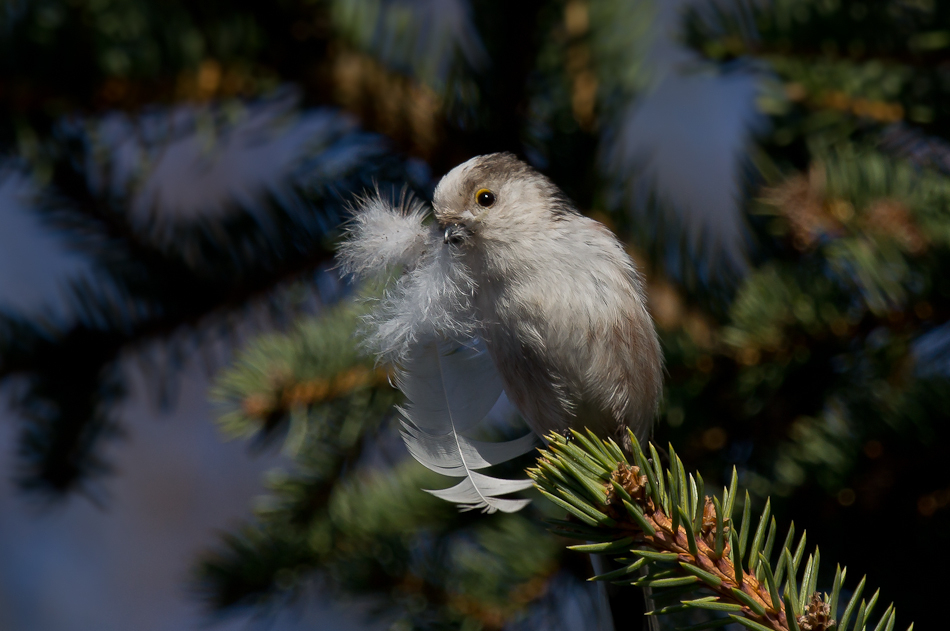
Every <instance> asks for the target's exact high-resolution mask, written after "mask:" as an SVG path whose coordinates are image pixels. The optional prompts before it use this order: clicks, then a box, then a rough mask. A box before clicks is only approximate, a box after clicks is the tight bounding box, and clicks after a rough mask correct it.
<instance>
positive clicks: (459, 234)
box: [442, 223, 468, 243]
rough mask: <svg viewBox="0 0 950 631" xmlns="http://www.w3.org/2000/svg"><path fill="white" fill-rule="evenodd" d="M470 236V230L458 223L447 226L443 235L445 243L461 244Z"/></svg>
mask: <svg viewBox="0 0 950 631" xmlns="http://www.w3.org/2000/svg"><path fill="white" fill-rule="evenodd" d="M467 235H468V229H467V228H466V227H465V226H463V225H461V224H457V223H450V224H448V225H446V226H445V233H444V234H443V239H442V242H443V243H461V242H462V241H463V240H464V239H465V237H466V236H467Z"/></svg>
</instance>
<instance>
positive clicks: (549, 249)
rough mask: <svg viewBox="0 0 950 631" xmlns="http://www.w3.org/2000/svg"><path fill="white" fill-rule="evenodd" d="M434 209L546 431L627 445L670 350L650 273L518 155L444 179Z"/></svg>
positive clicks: (491, 345)
mask: <svg viewBox="0 0 950 631" xmlns="http://www.w3.org/2000/svg"><path fill="white" fill-rule="evenodd" d="M433 211H434V215H435V219H436V221H437V222H438V224H439V226H440V227H441V228H442V229H443V231H444V233H443V234H444V236H443V240H444V243H445V244H446V247H450V248H453V249H455V250H456V251H457V253H458V256H459V259H460V261H461V262H462V263H463V264H464V265H465V266H466V267H467V268H468V269H469V270H470V273H471V276H472V279H473V281H474V300H473V306H474V311H475V320H476V321H477V322H479V335H480V336H481V337H482V338H483V339H484V341H485V345H486V347H487V348H488V351H489V353H490V354H491V357H492V359H493V361H494V364H495V366H496V368H497V369H498V372H499V373H500V375H501V380H502V384H503V387H504V390H505V392H506V393H507V395H508V398H509V399H510V400H511V402H512V403H513V404H514V405H515V407H516V408H517V409H518V410H519V411H520V412H521V414H522V415H523V417H524V418H525V420H526V421H527V423H528V425H529V426H530V427H531V428H532V429H533V430H534V431H535V432H536V433H538V434H539V435H542V436H544V435H545V434H547V433H548V432H552V431H553V432H561V433H564V432H566V431H567V430H570V429H575V430H582V429H583V428H585V427H586V428H588V429H590V430H591V431H593V432H594V433H595V434H597V435H598V436H600V437H602V438H608V437H611V438H614V439H616V440H617V441H618V442H619V443H621V444H622V445H624V446H625V448H626V449H628V450H629V448H630V446H631V445H630V437H629V435H628V433H627V428H630V429H631V430H632V431H633V433H634V434H635V435H636V436H637V438H638V439H639V440H644V439H645V438H647V437H648V436H649V434H650V432H651V430H652V426H653V421H654V418H655V417H656V414H657V408H658V405H659V401H660V397H661V393H662V377H663V358H662V351H661V348H660V343H659V340H658V337H657V334H656V328H655V326H654V324H653V320H652V318H651V316H650V313H649V310H648V307H647V298H646V293H645V290H644V283H643V278H642V276H641V274H640V272H639V271H638V269H637V267H636V265H635V263H634V261H633V260H632V258H631V257H630V255H629V254H628V253H627V252H626V250H625V248H624V246H623V244H622V243H621V242H620V240H619V239H617V237H616V236H615V235H614V234H613V233H612V232H611V231H610V230H609V229H608V228H607V227H605V226H604V225H603V224H601V223H599V222H598V221H595V220H594V219H592V218H590V217H586V216H584V215H582V214H581V213H580V212H578V210H577V208H576V207H575V206H574V205H573V204H572V203H571V202H570V200H569V199H568V198H567V196H566V195H565V194H564V193H563V192H562V191H561V189H560V188H558V187H557V186H556V185H555V184H554V183H553V182H552V181H551V180H550V179H548V178H547V177H546V176H544V175H543V174H541V173H539V172H538V171H536V170H535V169H533V168H532V167H531V166H529V165H528V164H526V163H525V162H523V161H521V160H519V159H518V158H517V157H516V156H514V155H513V154H511V153H493V154H489V155H483V156H478V157H475V158H472V159H471V160H468V161H467V162H465V163H463V164H461V165H459V166H457V167H455V168H454V169H452V170H451V171H450V172H449V173H448V174H446V175H445V176H444V177H443V178H442V180H441V181H440V182H439V183H438V185H437V186H436V189H435V193H434V198H433Z"/></svg>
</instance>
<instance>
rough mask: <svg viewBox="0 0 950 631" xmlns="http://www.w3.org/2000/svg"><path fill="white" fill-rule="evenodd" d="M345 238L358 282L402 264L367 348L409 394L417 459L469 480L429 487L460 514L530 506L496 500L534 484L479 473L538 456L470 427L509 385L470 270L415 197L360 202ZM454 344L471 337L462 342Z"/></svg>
mask: <svg viewBox="0 0 950 631" xmlns="http://www.w3.org/2000/svg"><path fill="white" fill-rule="evenodd" d="M358 204H359V208H358V210H357V213H356V214H355V215H354V217H353V220H352V221H351V222H350V224H349V226H348V235H347V237H348V238H347V240H346V241H345V242H344V243H343V244H342V245H341V247H340V251H339V253H338V255H337V258H338V260H339V261H340V266H341V268H342V269H343V271H344V272H346V273H349V274H352V275H354V276H359V277H371V276H374V275H382V274H385V273H387V272H390V271H392V269H393V268H398V267H402V268H403V270H404V271H403V274H402V276H400V277H399V279H398V280H397V281H396V282H395V283H394V284H393V286H391V287H390V288H389V290H388V291H387V292H386V294H385V295H384V296H383V298H382V299H380V300H379V302H378V303H377V304H376V307H375V309H374V310H373V312H372V313H371V314H370V315H369V317H368V318H367V319H366V323H365V324H366V326H365V330H364V331H363V335H364V338H365V342H366V345H367V346H368V347H369V348H370V349H372V351H373V352H375V353H376V355H377V357H379V359H380V360H381V361H385V362H388V363H392V364H393V365H394V366H396V367H397V370H396V378H395V381H396V385H397V387H398V388H399V389H400V390H401V391H402V392H403V394H404V395H405V396H406V400H407V404H406V405H405V407H404V408H402V409H401V410H400V411H401V413H402V415H403V417H404V421H403V427H402V432H401V433H402V438H403V441H404V442H405V444H406V447H407V448H408V450H409V453H410V454H411V455H412V457H413V458H415V459H416V460H418V461H419V462H420V463H422V464H423V465H424V466H426V467H428V468H429V469H431V470H432V471H435V472H436V473H439V474H442V475H445V476H449V477H456V478H463V479H462V481H461V482H459V483H458V484H456V485H455V486H453V487H451V488H448V489H441V490H430V491H429V493H432V494H433V495H435V496H436V497H440V498H442V499H444V500H447V501H449V502H455V503H457V504H459V507H460V508H461V509H462V510H473V509H481V510H483V511H485V512H495V511H499V510H500V511H503V512H514V511H517V510H520V509H522V508H523V507H524V506H525V505H526V504H528V502H529V500H518V499H506V498H501V497H498V496H499V495H506V494H508V493H513V492H516V491H521V490H524V489H527V488H529V487H531V485H532V483H531V481H530V480H527V479H524V480H502V479H499V478H493V477H491V476H488V475H485V474H483V473H478V471H479V470H481V469H485V468H487V467H490V466H492V465H496V464H500V463H502V462H506V461H508V460H511V459H512V458H516V457H518V456H520V455H522V454H525V453H527V452H529V451H531V449H532V448H534V447H535V446H536V445H538V444H539V440H538V438H537V437H536V436H535V435H534V434H530V433H529V434H527V435H525V436H523V437H521V438H519V439H517V440H512V441H508V442H501V443H490V442H483V441H478V440H474V439H472V438H470V437H468V436H466V435H465V434H464V433H465V432H468V431H469V430H471V429H472V428H473V427H474V426H475V425H476V424H477V423H478V422H479V421H481V420H482V419H483V418H484V417H485V415H486V414H488V412H489V411H490V410H491V408H492V407H493V406H494V404H495V402H496V401H497V400H498V397H499V396H500V395H501V392H502V384H501V378H500V376H499V374H498V371H497V369H496V368H495V365H494V363H493V361H492V359H491V356H490V355H489V354H488V352H487V350H486V349H485V346H484V344H483V343H481V342H480V341H479V340H478V338H477V337H476V333H477V331H478V321H477V319H476V317H475V310H474V306H473V303H472V297H473V295H474V292H475V283H474V281H473V280H472V277H471V273H470V272H469V270H468V268H467V267H466V266H465V265H464V264H463V263H462V262H461V261H460V260H459V259H458V257H457V255H455V254H454V253H453V252H452V250H451V249H450V248H448V247H446V246H445V243H444V239H443V235H442V234H441V233H440V232H439V231H438V230H436V229H434V228H430V227H427V226H426V225H425V223H424V222H425V219H426V213H425V211H424V208H423V207H422V206H421V205H420V204H419V203H417V202H414V201H412V200H411V199H408V200H407V199H404V200H402V201H401V203H400V204H399V206H394V205H393V204H391V203H389V202H388V201H386V200H384V199H383V198H381V197H380V196H379V195H378V193H377V195H376V196H372V197H365V198H361V199H359V200H358ZM452 340H467V342H465V343H459V342H455V341H452Z"/></svg>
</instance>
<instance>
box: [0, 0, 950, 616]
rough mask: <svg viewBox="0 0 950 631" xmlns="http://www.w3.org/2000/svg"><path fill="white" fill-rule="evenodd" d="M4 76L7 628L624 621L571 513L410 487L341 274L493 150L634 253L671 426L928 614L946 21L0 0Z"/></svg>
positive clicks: (936, 562) (943, 557) (948, 332)
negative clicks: (614, 616)
mask: <svg viewBox="0 0 950 631" xmlns="http://www.w3.org/2000/svg"><path fill="white" fill-rule="evenodd" d="M0 68H2V70H0V147H2V154H0V156H2V157H0V391H2V396H3V408H2V411H0V416H2V423H0V465H2V476H0V629H4V630H7V629H10V630H13V631H21V630H23V631H25V630H30V631H33V630H39V631H46V630H49V631H59V630H63V631H66V630H70V631H71V630H85V629H90V630H113V629H115V630H120V629H121V630H125V629H136V630H140V629H141V630H145V631H153V630H154V631H159V630H172V629H176V630H177V629H198V628H212V629H256V628H268V629H277V630H290V629H309V628H321V629H324V628H326V629H357V628H359V629H362V628H371V629H396V630H400V631H401V630H408V629H443V628H453V629H456V628H463V629H466V630H472V631H474V630H476V629H490V630H491V629H525V630H527V629H535V628H546V629H550V628H564V629H578V628H586V629H594V628H603V626H604V625H605V624H606V618H605V613H604V610H603V605H602V602H601V600H600V598H599V596H598V593H597V591H596V590H595V589H593V588H592V587H590V585H589V584H587V583H585V579H586V577H587V576H589V575H590V572H591V570H590V566H589V561H588V559H587V557H586V556H584V555H580V554H577V553H573V552H569V551H566V550H565V549H564V546H565V544H566V542H565V541H563V540H560V539H557V538H556V537H554V536H553V535H550V534H549V533H547V531H546V528H545V525H544V521H543V520H544V519H545V518H549V517H561V516H562V515H560V514H559V512H558V510H557V509H556V508H555V507H553V506H552V505H550V504H548V503H547V502H546V501H545V500H543V499H542V498H540V496H534V498H535V499H536V501H534V502H533V503H532V504H531V506H530V507H529V508H528V509H526V510H525V511H522V512H521V513H517V514H514V515H491V516H484V515H471V514H458V513H457V512H456V510H455V508H454V507H453V506H451V505H449V504H447V503H444V502H441V501H440V500H437V499H435V498H433V497H432V496H430V495H427V494H425V493H423V492H422V491H420V490H419V489H420V488H440V487H443V486H446V481H445V480H444V479H439V478H438V477H437V476H434V475H433V474H430V473H429V472H428V471H426V470H425V469H422V468H421V467H420V466H418V465H416V463H415V462H414V461H411V459H409V460H407V454H406V453H405V451H404V448H403V447H402V445H401V443H400V442H399V438H398V431H397V428H396V421H395V418H394V413H393V406H394V405H396V404H398V403H399V400H400V399H399V395H398V393H397V392H396V391H394V390H393V389H392V388H391V387H390V386H389V384H388V380H387V374H386V369H385V367H377V366H375V365H374V364H373V361H372V359H371V358H366V357H364V356H362V355H361V354H360V353H359V352H358V351H357V349H356V348H355V342H354V331H355V329H356V327H357V323H358V319H359V316H360V313H361V310H362V309H363V307H361V306H360V305H359V304H358V303H355V302H354V301H353V299H352V296H353V293H354V291H353V290H354V288H353V287H351V286H349V285H348V284H347V283H345V282H343V281H341V280H340V279H339V278H338V276H337V274H336V273H335V271H334V270H333V260H332V257H333V252H334V247H335V243H336V241H337V239H338V238H339V236H340V233H341V229H340V225H341V223H342V222H343V221H345V220H346V217H347V216H348V208H347V204H348V203H349V202H350V201H351V200H352V199H353V197H354V196H355V195H356V194H358V193H361V192H364V191H366V190H367V189H370V188H372V187H374V186H378V187H379V189H380V190H381V191H382V192H383V193H384V194H392V195H394V196H398V195H399V194H400V192H401V191H403V190H408V191H409V192H411V193H413V194H415V195H417V196H419V197H421V198H424V199H428V198H430V197H431V193H432V190H433V188H434V185H435V183H436V182H437V181H438V179H439V178H440V177H441V176H442V175H443V174H444V173H445V172H447V171H448V170H449V169H451V168H452V167H453V166H455V165H456V164H458V163H460V162H462V161H464V160H466V159H468V158H470V157H472V156H474V155H478V154H482V153H487V152H493V151H512V152H514V153H516V154H518V155H519V156H521V157H522V158H524V159H526V160H527V161H528V162H530V163H531V164H532V165H534V166H535V167H536V168H537V169H539V170H541V171H542V172H544V173H545V174H547V175H549V176H550V177H551V178H552V179H553V180H554V181H555V182H556V183H557V184H558V185H559V186H561V187H562V188H563V189H564V190H565V191H566V192H567V193H568V195H569V196H570V197H571V198H572V199H574V200H575V201H576V202H577V204H578V207H579V208H580V209H581V210H582V212H584V213H586V214H589V215H591V216H593V217H595V218H597V219H598V220H600V221H602V222H604V223H605V224H607V225H608V226H609V227H611V228H612V229H613V230H614V231H615V232H617V233H618V234H619V235H620V236H621V238H622V239H623V240H624V241H625V242H627V243H628V244H629V246H630V251H631V253H632V254H633V255H634V257H635V258H636V259H637V260H638V261H639V262H640V264H641V266H642V269H643V270H644V272H645V275H646V278H647V283H648V287H649V292H650V307H651V310H652V313H653V315H654V318H655V320H656V322H657V325H658V328H659V330H660V333H661V337H662V341H663V347H664V351H665V355H666V362H667V373H668V375H667V381H666V393H665V402H664V406H663V411H662V414H661V417H660V419H659V422H658V425H657V428H656V437H655V440H656V442H657V443H658V444H660V445H665V444H667V442H669V443H671V444H672V445H673V446H674V447H675V448H676V450H677V452H678V453H679V454H680V455H681V457H682V458H683V460H684V462H685V464H686V466H687V467H689V468H691V469H698V470H699V471H701V473H702V475H703V477H704V479H705V480H706V488H707V489H716V488H718V487H719V486H721V485H722V483H723V481H726V480H728V476H729V475H730V474H731V471H732V468H733V467H736V468H737V470H738V471H739V476H740V483H741V484H742V485H743V486H744V487H746V488H748V489H749V490H750V493H751V501H752V502H753V503H754V505H755V507H756V508H759V509H760V508H761V507H762V506H763V505H764V503H765V500H766V498H767V497H771V506H772V512H773V514H774V515H775V516H776V519H777V523H778V529H779V532H780V533H784V532H785V529H786V528H787V527H788V524H789V523H790V522H792V521H794V523H795V528H796V532H801V531H802V530H807V532H808V542H809V546H812V545H818V546H819V547H820V549H821V551H822V558H823V559H824V563H823V564H822V565H823V572H822V575H821V577H820V580H819V588H820V589H823V590H829V589H830V584H831V581H832V578H833V576H834V567H835V564H836V563H840V564H842V565H847V566H848V567H849V573H848V576H849V581H848V585H847V586H846V587H847V588H849V589H853V588H854V586H855V584H856V583H857V581H858V580H859V578H860V577H861V576H863V575H865V574H866V575H867V577H868V584H869V586H871V587H872V588H875V589H876V588H877V587H880V588H881V598H882V599H883V601H884V602H890V601H891V600H893V601H894V602H895V604H896V606H897V609H898V611H899V614H900V620H901V623H902V624H903V625H906V624H907V623H909V622H910V621H912V620H913V621H916V623H917V625H918V626H919V628H939V627H938V625H939V624H940V623H939V622H938V620H942V619H943V618H944V616H943V615H940V614H939V607H938V606H937V605H936V603H939V600H938V598H940V597H941V596H943V595H944V593H945V592H946V589H947V587H948V582H947V579H946V578H945V577H944V578H941V574H940V573H939V571H938V569H939V568H941V567H942V566H943V565H945V564H947V563H948V562H950V545H948V543H950V473H948V470H947V467H946V462H947V461H948V457H950V440H948V439H950V425H948V423H947V420H948V415H950V381H948V377H950V324H948V323H947V320H948V318H950V278H948V274H946V270H947V269H950V267H948V263H950V179H948V178H950V5H947V4H946V3H941V2H934V1H930V0H881V1H877V2H862V1H858V0H773V1H772V2H766V1H761V2H759V1H753V0H722V1H719V2H712V1H705V2H704V1H699V0H697V1H695V2H686V1H677V2H673V1H670V0H664V1H663V2H660V0H653V1H649V0H586V1H584V0H559V1H556V0H548V1H544V0H519V2H498V1H495V0H275V1H274V2H270V3H252V2H242V1H240V0H232V1H228V0H213V1H209V2H201V3H193V2H187V1H186V0H163V1H161V2H158V1H156V0H31V1H29V2H27V1H25V0H24V1H20V0H7V1H6V2H4V3H3V4H2V6H0ZM519 423H520V421H519V419H517V418H516V415H515V414H513V413H512V410H511V408H510V406H507V405H505V403H504V401H502V402H500V403H499V405H498V406H497V407H496V410H495V412H494V413H493V414H492V415H491V417H490V419H489V421H488V422H487V423H486V425H487V427H486V430H485V431H486V432H487V433H489V434H492V435H496V436H502V435H507V434H512V435H513V434H517V433H518V432H519V431H523V429H522V426H521V425H519ZM529 464H530V459H527V460H524V461H520V462H517V463H514V464H513V465H510V466H511V467H512V469H511V470H509V471H508V473H516V471H514V468H516V467H521V468H523V467H524V466H527V465H529ZM528 495H529V496H531V494H528ZM928 623H930V624H929V625H928ZM902 628H903V627H902Z"/></svg>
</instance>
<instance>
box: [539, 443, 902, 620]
mask: <svg viewBox="0 0 950 631" xmlns="http://www.w3.org/2000/svg"><path fill="white" fill-rule="evenodd" d="M631 439H632V444H633V453H632V455H631V457H629V458H628V456H627V455H625V454H624V453H623V452H622V451H621V450H620V448H619V447H618V446H617V444H616V443H615V442H614V441H613V440H612V439H608V440H606V441H603V440H601V439H599V438H597V437H596V436H595V435H594V434H593V433H591V432H590V431H588V432H587V434H586V435H584V434H582V433H580V432H576V431H573V430H572V436H571V437H565V436H561V435H559V434H551V435H550V436H548V441H549V445H548V449H546V450H542V451H541V457H540V460H539V463H538V466H537V467H535V468H532V469H529V470H528V473H529V475H530V476H531V477H532V479H534V481H535V485H536V486H537V488H538V490H539V491H540V492H541V493H542V494H544V495H545V496H546V497H548V498H549V499H551V500H552V501H553V502H554V503H555V504H557V505H558V506H560V507H561V508H564V509H565V510H567V511H568V512H569V513H570V514H571V516H570V517H569V519H568V520H565V521H554V522H552V524H553V530H554V531H555V532H556V533H557V534H560V535H562V536H565V537H568V538H573V539H581V540H585V541H591V542H593V543H586V544H581V545H575V546H570V548H571V549H572V550H576V551H579V552H587V553H591V554H609V555H622V556H623V557H625V558H622V559H618V561H619V562H620V563H621V564H622V565H623V567H621V568H620V569H618V570H614V571H612V572H609V573H607V574H603V575H600V576H596V577H594V578H593V579H591V580H600V581H611V582H613V583H614V584H619V585H635V586H642V587H650V588H652V589H653V590H654V599H655V600H657V601H658V603H659V604H658V605H657V608H656V609H655V610H654V611H653V612H651V613H652V614H653V615H661V614H670V613H675V612H682V611H689V610H706V611H710V612H713V613H714V614H715V612H720V613H722V614H725V615H726V616H727V617H719V618H716V619H713V620H710V621H709V622H707V623H705V624H703V625H701V626H698V627H696V628H709V627H713V626H719V625H721V624H725V622H726V621H735V622H737V623H739V624H741V625H742V626H744V627H746V628H748V629H753V630H755V631H799V630H802V631H825V630H827V629H832V628H834V629H836V631H862V630H863V629H865V628H867V627H870V628H874V629H892V628H893V627H894V625H895V623H896V618H895V610H894V607H893V605H890V606H889V607H887V609H886V611H885V612H884V613H883V614H882V615H881V616H880V618H879V619H878V622H877V625H876V626H871V624H872V623H871V613H872V609H873V608H874V605H875V604H876V602H877V599H878V594H877V593H875V594H874V596H873V597H872V598H871V600H870V601H869V602H865V601H863V600H861V601H860V604H858V605H857V606H856V603H858V601H859V599H860V598H861V594H862V592H863V588H864V580H863V579H862V581H861V583H860V584H859V586H858V588H857V589H856V590H855V591H854V593H853V595H852V597H851V599H850V601H849V603H848V604H847V606H846V608H845V611H844V613H843V615H842V616H841V617H840V618H839V619H836V618H835V616H836V615H837V611H836V609H837V606H838V601H839V598H840V596H841V590H842V587H843V583H844V579H845V575H846V572H847V569H846V568H842V567H840V566H839V568H838V571H837V573H836V575H835V580H834V584H833V586H832V589H831V592H830V593H820V592H818V591H817V581H818V569H819V562H820V554H819V552H818V549H817V548H816V549H815V552H814V553H813V554H811V555H809V557H808V559H807V561H806V562H805V566H804V570H803V572H802V573H801V574H799V568H800V567H801V565H800V564H801V561H802V559H803V556H804V552H805V534H804V533H802V536H801V537H800V538H799V540H798V543H797V545H795V536H794V526H793V527H792V528H791V529H790V531H789V535H788V537H787V538H786V540H785V543H784V545H783V546H782V548H781V549H780V550H779V552H778V555H777V556H778V558H777V560H775V561H772V560H771V559H770V556H771V551H772V547H773V544H774V542H775V535H776V528H777V526H776V522H775V519H774V518H771V520H770V517H771V515H770V503H769V502H768V501H767V502H766V505H765V509H764V510H763V512H762V513H761V515H760V516H759V519H758V520H753V519H751V517H752V515H751V503H750V501H749V495H748V492H746V493H745V502H744V506H743V511H742V515H741V517H739V523H738V525H737V523H736V520H735V519H734V517H733V511H734V509H735V507H736V502H735V500H736V497H737V493H738V474H737V472H736V470H735V469H733V474H732V481H731V484H730V486H729V488H728V489H723V497H722V500H719V499H718V498H711V497H709V496H706V495H704V494H703V491H702V488H703V484H702V478H701V476H699V475H698V474H697V475H695V476H694V475H693V474H687V473H686V470H685V467H684V466H683V462H682V460H680V458H679V457H678V456H677V455H676V453H675V451H674V450H673V448H672V446H670V448H669V453H670V466H669V468H665V467H662V466H661V465H660V464H659V462H658V458H657V457H656V454H657V452H656V450H655V448H654V447H653V446H652V445H649V448H650V452H651V456H647V454H646V453H645V452H644V450H643V448H642V447H641V446H640V444H639V443H638V442H637V440H636V437H635V436H633V435H632V434H631ZM664 481H665V486H664ZM753 528H754V530H753ZM750 534H751V539H750ZM684 596H685V597H686V598H683V597H684ZM671 600H672V601H673V602H672V603H671V604H664V603H666V602H668V601H671ZM852 620H853V624H850V623H851V621H852ZM910 628H913V625H911V627H910Z"/></svg>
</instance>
